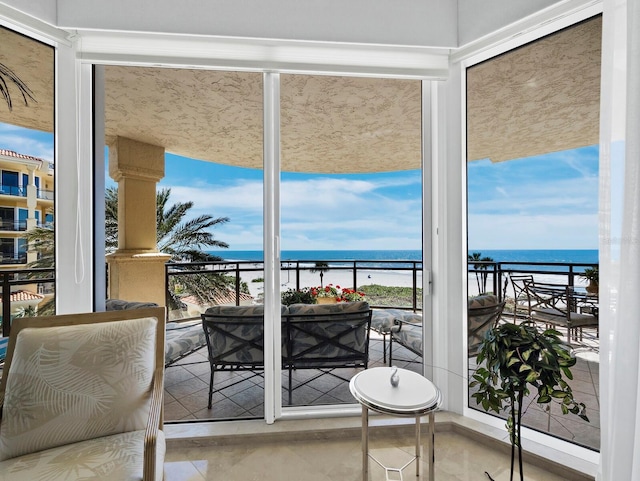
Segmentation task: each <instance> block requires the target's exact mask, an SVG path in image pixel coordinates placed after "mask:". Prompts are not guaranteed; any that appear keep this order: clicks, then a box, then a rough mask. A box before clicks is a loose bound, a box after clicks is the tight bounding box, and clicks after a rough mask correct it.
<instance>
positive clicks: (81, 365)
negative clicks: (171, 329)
mask: <svg viewBox="0 0 640 481" xmlns="http://www.w3.org/2000/svg"><path fill="white" fill-rule="evenodd" d="M157 322H158V321H157V320H156V319H155V318H141V319H131V320H128V321H127V322H122V321H115V322H103V323H98V324H80V325H76V326H64V327H45V328H37V329H33V328H26V329H23V330H21V331H20V332H19V334H18V336H17V339H16V346H15V352H14V356H13V361H12V365H11V368H10V371H9V374H8V377H7V384H6V393H5V403H4V411H3V412H4V413H5V414H6V415H5V416H3V417H2V421H1V424H0V461H2V460H5V459H9V458H13V457H16V456H21V455H23V454H25V453H31V452H36V451H42V450H45V449H50V448H54V447H57V446H62V445H66V444H71V443H75V442H78V441H83V440H87V439H92V438H96V437H102V436H109V435H112V434H118V433H123V432H126V431H135V430H140V429H144V428H145V426H146V422H147V417H148V412H149V398H150V387H151V384H152V377H153V370H154V366H155V342H156V341H155V336H156V325H157ZM71 420H73V422H70V421H71ZM79 421H81V422H79ZM32 479H35V478H32Z"/></svg>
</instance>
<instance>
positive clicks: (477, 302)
mask: <svg viewBox="0 0 640 481" xmlns="http://www.w3.org/2000/svg"><path fill="white" fill-rule="evenodd" d="M503 308H504V302H498V297H497V296H495V295H493V294H483V295H480V296H476V297H470V298H469V301H468V305H467V313H468V315H467V329H468V336H469V337H468V354H469V355H470V356H472V355H475V354H476V353H477V350H478V349H479V347H480V344H481V343H482V339H484V335H485V334H486V332H487V331H488V330H489V329H490V328H491V327H492V326H493V325H495V323H496V322H498V321H499V320H500V316H501V315H502V309H503ZM422 338H423V336H422V322H419V323H416V322H411V321H407V320H404V319H396V325H395V326H393V327H392V328H391V342H390V347H389V365H391V364H392V362H393V343H394V342H396V343H398V344H400V345H402V346H404V347H405V348H407V349H408V350H409V351H411V352H413V353H414V354H416V355H417V356H422Z"/></svg>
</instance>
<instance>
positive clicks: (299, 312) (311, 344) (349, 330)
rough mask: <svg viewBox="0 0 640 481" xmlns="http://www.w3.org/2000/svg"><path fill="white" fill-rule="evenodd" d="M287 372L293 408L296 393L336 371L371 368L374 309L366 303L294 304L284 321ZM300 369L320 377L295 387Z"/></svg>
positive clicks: (284, 354)
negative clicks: (310, 370)
mask: <svg viewBox="0 0 640 481" xmlns="http://www.w3.org/2000/svg"><path fill="white" fill-rule="evenodd" d="M282 325H283V328H284V329H285V332H283V341H284V343H285V346H284V348H283V352H282V355H283V369H287V370H288V371H289V386H288V387H289V404H291V403H292V393H293V390H294V389H297V388H299V387H301V386H304V385H306V384H308V383H309V382H311V381H312V380H314V379H317V378H318V377H320V376H321V375H323V374H331V375H333V376H334V377H337V378H338V379H342V380H343V381H348V379H345V378H344V377H341V376H338V375H337V374H335V373H333V372H332V371H333V369H335V368H345V367H346V368H364V369H366V368H367V365H368V363H369V328H370V327H371V309H370V308H369V304H368V303H366V302H364V301H358V302H339V303H337V304H292V305H290V306H289V309H288V312H287V313H286V315H285V318H284V319H283V324H282ZM296 369H318V370H319V371H320V374H318V375H317V376H315V377H312V378H310V379H307V380H306V381H304V382H302V383H300V384H298V385H297V386H296V387H295V388H294V387H293V372H294V371H295V370H296Z"/></svg>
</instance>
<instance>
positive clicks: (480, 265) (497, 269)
mask: <svg viewBox="0 0 640 481" xmlns="http://www.w3.org/2000/svg"><path fill="white" fill-rule="evenodd" d="M597 266H598V264H589V263H577V262H494V261H469V264H468V272H469V273H470V274H471V273H473V274H475V275H476V279H478V278H479V279H480V281H479V284H480V286H478V287H479V290H480V291H483V290H484V291H485V292H487V291H488V290H487V289H486V284H488V283H489V281H490V282H491V284H490V285H491V289H492V290H491V292H493V293H494V294H496V295H497V296H498V298H499V299H500V301H502V300H503V298H504V296H505V291H506V288H507V285H508V278H509V274H532V275H545V276H554V277H560V278H563V281H562V283H563V284H566V285H568V286H572V287H573V286H575V285H576V278H579V277H580V276H581V275H582V273H583V272H584V270H585V268H587V267H597ZM541 267H546V269H541ZM483 276H485V277H484V278H483ZM483 287H484V289H483Z"/></svg>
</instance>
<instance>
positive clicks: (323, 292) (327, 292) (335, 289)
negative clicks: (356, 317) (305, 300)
mask: <svg viewBox="0 0 640 481" xmlns="http://www.w3.org/2000/svg"><path fill="white" fill-rule="evenodd" d="M340 290H341V289H340V286H334V285H333V284H327V285H326V286H324V287H322V286H318V287H312V288H311V295H312V296H313V297H314V299H317V298H318V297H336V298H337V297H339V296H340Z"/></svg>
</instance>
